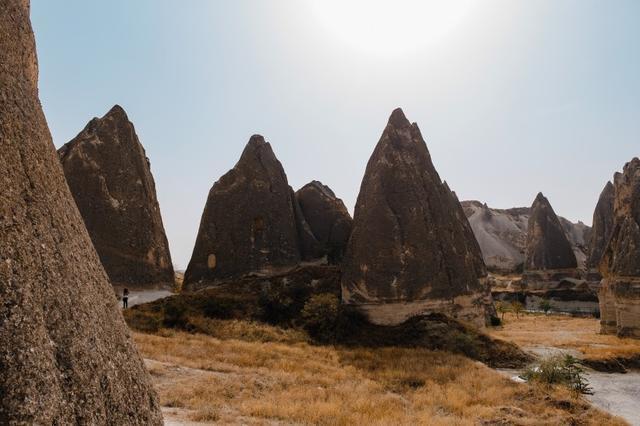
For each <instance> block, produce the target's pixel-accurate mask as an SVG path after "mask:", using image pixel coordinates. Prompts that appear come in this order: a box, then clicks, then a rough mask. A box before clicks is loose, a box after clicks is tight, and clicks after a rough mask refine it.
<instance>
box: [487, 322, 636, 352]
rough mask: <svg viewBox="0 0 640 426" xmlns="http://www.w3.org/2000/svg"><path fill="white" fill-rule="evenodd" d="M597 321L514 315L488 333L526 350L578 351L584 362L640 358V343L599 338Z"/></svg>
mask: <svg viewBox="0 0 640 426" xmlns="http://www.w3.org/2000/svg"><path fill="white" fill-rule="evenodd" d="M599 330H600V323H599V320H598V319H595V318H576V317H571V316H568V315H543V314H529V313H526V314H520V318H516V316H515V315H514V314H511V313H508V314H507V315H506V316H505V321H504V325H503V326H502V327H500V328H494V329H491V330H490V331H489V334H490V335H491V336H492V337H495V338H498V339H502V340H507V341H510V342H513V343H516V344H517V345H519V346H521V347H523V348H527V347H536V346H538V347H539V346H545V347H556V348H562V349H571V350H575V351H578V352H580V353H581V354H582V356H583V357H584V358H588V359H594V360H600V359H611V358H628V357H632V356H637V355H638V354H640V340H638V339H624V338H620V337H617V336H612V335H604V334H599Z"/></svg>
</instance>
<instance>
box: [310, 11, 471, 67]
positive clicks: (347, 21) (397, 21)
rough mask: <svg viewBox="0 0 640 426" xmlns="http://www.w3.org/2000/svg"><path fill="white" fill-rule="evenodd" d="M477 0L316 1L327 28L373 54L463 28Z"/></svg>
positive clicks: (413, 46) (413, 48) (420, 44)
mask: <svg viewBox="0 0 640 426" xmlns="http://www.w3.org/2000/svg"><path fill="white" fill-rule="evenodd" d="M474 4H475V1H474V0H313V1H312V7H313V10H314V13H315V16H316V17H317V19H318V20H319V21H320V23H321V24H322V25H323V26H324V27H326V29H327V30H328V31H329V32H330V33H332V34H333V35H334V36H335V37H337V38H338V39H339V40H340V41H341V42H344V43H346V44H348V45H350V46H352V47H353V48H355V49H358V50H361V51H366V52H368V53H373V54H385V55H387V54H397V53H406V52H409V51H416V50H419V49H420V48H423V47H425V46H427V45H433V44H436V43H438V42H441V41H442V40H443V39H444V38H445V37H446V36H447V35H449V34H451V33H452V32H453V31H454V30H455V29H456V28H459V27H460V25H461V24H462V22H463V21H464V19H465V18H466V17H467V16H468V15H469V13H470V11H471V9H472V7H473V5H474Z"/></svg>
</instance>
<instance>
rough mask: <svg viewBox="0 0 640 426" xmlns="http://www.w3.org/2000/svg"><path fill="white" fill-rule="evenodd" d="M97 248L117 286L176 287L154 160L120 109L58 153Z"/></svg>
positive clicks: (97, 120) (90, 126) (93, 122)
mask: <svg viewBox="0 0 640 426" xmlns="http://www.w3.org/2000/svg"><path fill="white" fill-rule="evenodd" d="M58 154H59V155H60V161H61V162H62V168H63V170H64V173H65V176H66V178H67V183H68V184H69V188H70V189H71V193H72V194H73V197H74V199H75V201H76V204H77V205H78V209H79V210H80V214H82V218H83V219H84V223H85V225H86V226H87V230H88V231H89V235H90V236H91V240H92V241H93V245H94V246H95V248H96V250H97V252H98V255H99V256H100V260H101V261H102V264H103V265H104V268H105V270H106V271H107V274H108V275H109V278H110V279H111V281H112V283H114V284H122V285H130V286H145V285H155V284H168V285H173V281H174V276H173V265H172V263H171V255H170V253H169V244H168V242H167V237H166V235H165V232H164V226H163V224H162V217H161V216H160V206H159V205H158V199H157V196H156V188H155V183H154V180H153V176H152V174H151V168H150V165H149V160H148V159H147V157H146V154H145V151H144V148H143V147H142V145H141V144H140V141H139V140H138V136H137V135H136V132H135V129H134V127H133V124H132V123H131V122H130V121H129V119H128V118H127V114H126V113H125V111H124V110H123V109H122V108H121V107H120V106H119V105H116V106H114V107H113V108H111V110H110V111H109V112H108V113H107V114H106V115H105V116H104V117H102V118H94V119H93V120H91V121H90V122H89V123H88V124H87V126H86V127H85V128H84V130H82V131H81V132H80V133H79V134H78V136H76V137H75V138H74V139H73V140H71V141H70V142H69V143H67V144H66V145H64V146H62V147H61V148H60V149H59V150H58Z"/></svg>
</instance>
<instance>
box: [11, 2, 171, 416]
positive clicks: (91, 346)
mask: <svg viewBox="0 0 640 426" xmlns="http://www.w3.org/2000/svg"><path fill="white" fill-rule="evenodd" d="M0 64H1V65H0V182H1V183H0V187H1V188H2V190H0V300H2V303H0V342H1V343H2V344H1V345H0V395H1V397H0V424H42V425H50V424H121V425H124V424H131V425H135V424H138V425H149V424H156V425H161V424H162V414H161V412H160V407H159V405H158V402H157V398H156V396H155V393H154V392H153V389H152V387H151V384H150V381H149V377H148V374H147V372H146V370H145V368H144V365H143V363H142V360H141V358H140V356H139V355H138V353H137V351H136V349H135V346H134V345H133V343H132V341H131V339H130V338H129V336H128V329H127V327H126V325H125V323H124V321H123V319H122V315H121V313H120V311H119V308H118V306H117V301H116V298H115V296H114V294H113V289H112V288H111V285H110V284H109V281H108V278H107V275H106V273H105V272H104V269H103V268H102V266H101V264H100V260H99V259H98V256H97V254H96V252H95V250H94V248H93V245H92V244H91V239H90V238H89V235H88V233H87V230H86V228H85V227H84V224H83V222H82V217H81V216H80V213H79V212H78V209H77V207H76V205H75V203H74V201H73V198H72V196H71V194H70V192H69V189H68V187H67V184H66V183H65V179H64V175H63V173H62V168H61V166H60V162H59V161H58V158H57V155H56V151H55V148H54V146H53V143H52V141H51V135H50V134H49V130H48V128H47V124H46V121H45V117H44V114H43V112H42V108H41V106H40V102H39V100H38V89H37V74H38V67H37V62H36V53H35V42H34V37H33V32H32V30H31V24H30V21H29V2H28V1H27V0H0Z"/></svg>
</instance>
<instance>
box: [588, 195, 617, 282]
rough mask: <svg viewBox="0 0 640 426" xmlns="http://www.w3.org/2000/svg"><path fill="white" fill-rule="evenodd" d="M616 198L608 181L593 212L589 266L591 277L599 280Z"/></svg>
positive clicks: (611, 227)
mask: <svg viewBox="0 0 640 426" xmlns="http://www.w3.org/2000/svg"><path fill="white" fill-rule="evenodd" d="M614 199H615V189H614V187H613V184H612V183H611V182H607V184H606V185H605V187H604V189H603V190H602V192H601V193H600V198H599V199H598V204H597V205H596V209H595V211H594V212H593V228H592V231H591V239H590V240H589V259H588V260H587V268H588V272H589V278H590V279H592V280H596V281H599V280H600V279H601V278H602V277H601V276H600V271H599V267H600V260H602V254H603V253H604V250H605V248H606V247H607V243H608V242H609V238H611V231H612V230H613V203H614Z"/></svg>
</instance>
